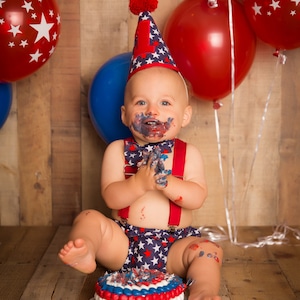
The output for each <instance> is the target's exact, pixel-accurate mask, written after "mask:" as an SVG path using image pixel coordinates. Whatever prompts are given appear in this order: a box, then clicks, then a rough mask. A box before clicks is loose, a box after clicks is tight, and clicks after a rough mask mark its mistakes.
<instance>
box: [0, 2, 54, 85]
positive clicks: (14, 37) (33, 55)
mask: <svg viewBox="0 0 300 300" xmlns="http://www.w3.org/2000/svg"><path fill="white" fill-rule="evenodd" d="M59 35H60V14H59V11H58V7H57V4H56V2H55V1H54V0H31V1H26V0H0V82H1V81H3V82H12V81H16V80H19V79H22V78H24V77H25V76H28V75H30V74H32V73H33V72H35V71H36V70H37V69H39V68H40V67H41V66H42V65H43V64H44V63H45V62H46V61H47V60H48V59H49V58H50V57H51V55H52V54H53V52H54V50H55V47H56V44H57V42H58V39H59Z"/></svg>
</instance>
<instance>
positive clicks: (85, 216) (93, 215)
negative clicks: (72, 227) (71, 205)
mask: <svg viewBox="0 0 300 300" xmlns="http://www.w3.org/2000/svg"><path fill="white" fill-rule="evenodd" d="M103 217H104V216H103V215H102V214H101V213H100V212H99V211H97V210H95V209H86V210H83V211H81V212H80V213H79V214H78V215H77V216H76V217H75V219H74V224H76V223H77V222H81V221H83V220H89V221H91V220H99V219H101V218H103Z"/></svg>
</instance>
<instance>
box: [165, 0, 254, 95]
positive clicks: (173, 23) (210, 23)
mask: <svg viewBox="0 0 300 300" xmlns="http://www.w3.org/2000/svg"><path fill="white" fill-rule="evenodd" d="M208 2H209V1H207V0H185V1H183V2H182V3H181V4H180V5H179V6H178V7H177V8H176V9H175V11H174V12H173V14H172V15H171V17H170V19H169V20H168V21H167V24H166V27H165V30H164V38H165V41H166V44H167V45H168V47H169V49H170V52H171V54H172V56H173V58H174V60H175V62H176V64H177V66H178V68H179V70H180V71H181V73H182V74H183V76H184V77H185V78H186V79H187V80H188V81H190V83H191V85H192V88H193V92H194V93H195V94H196V95H197V96H198V97H199V98H201V99H204V100H217V99H220V98H223V97H225V96H227V95H228V94H229V93H230V92H231V84H232V75H231V65H232V60H231V39H230V27H229V12H228V11H229V10H228V1H227V0H217V1H215V2H217V4H218V6H217V7H212V6H210V5H209V4H208ZM232 8H233V9H232V15H233V26H232V27H233V32H234V62H235V63H234V66H235V78H234V80H235V87H237V86H238V85H239V84H240V83H241V82H242V80H243V79H244V77H245V76H246V74H247V73H248V71H249V69H250V67H251V65H252V62H253V59H254V56H255V49H256V36H255V34H254V32H253V31H252V29H251V27H250V25H249V24H248V21H247V18H246V16H245V14H244V11H243V7H242V6H241V5H240V4H239V3H238V2H237V1H232Z"/></svg>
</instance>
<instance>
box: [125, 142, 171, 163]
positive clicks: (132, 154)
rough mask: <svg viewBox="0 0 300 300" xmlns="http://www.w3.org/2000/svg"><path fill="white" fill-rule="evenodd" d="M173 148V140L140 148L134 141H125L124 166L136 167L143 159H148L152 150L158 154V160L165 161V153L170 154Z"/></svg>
mask: <svg viewBox="0 0 300 300" xmlns="http://www.w3.org/2000/svg"><path fill="white" fill-rule="evenodd" d="M173 146H174V140H167V141H163V142H160V143H149V144H146V145H144V146H140V145H139V144H138V143H137V142H135V141H134V140H130V141H128V140H125V146H124V156H125V159H126V164H128V165H130V166H132V167H137V164H138V163H139V162H140V161H142V160H143V159H145V158H148V157H149V154H150V153H151V152H153V151H154V150H156V151H157V150H158V151H159V152H160V159H162V160H165V159H166V158H167V155H166V153H171V152H172V149H173Z"/></svg>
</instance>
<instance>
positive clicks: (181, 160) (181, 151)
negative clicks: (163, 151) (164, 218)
mask: <svg viewBox="0 0 300 300" xmlns="http://www.w3.org/2000/svg"><path fill="white" fill-rule="evenodd" d="M185 154H186V143H185V142H183V141H181V140H179V139H175V145H174V154H173V168H172V175H174V176H176V177H178V178H180V179H182V178H183V173H184V165H185ZM135 172H136V170H134V169H133V168H132V167H130V166H127V165H125V174H128V173H129V174H130V173H131V174H132V173H135ZM125 176H126V178H128V177H129V176H130V175H125ZM129 208H130V207H129V206H128V207H125V208H123V209H120V210H119V211H118V216H119V217H121V218H122V219H123V220H124V221H125V220H127V219H128V216H129ZM180 217H181V207H180V206H178V205H176V204H175V203H174V202H172V201H170V215H169V222H168V225H169V227H170V228H171V229H174V227H176V226H178V225H179V223H180Z"/></svg>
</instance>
